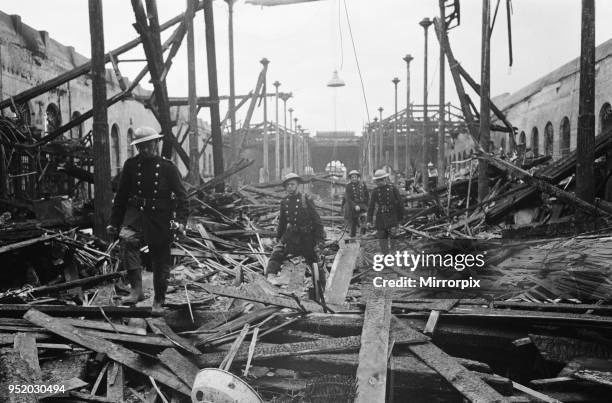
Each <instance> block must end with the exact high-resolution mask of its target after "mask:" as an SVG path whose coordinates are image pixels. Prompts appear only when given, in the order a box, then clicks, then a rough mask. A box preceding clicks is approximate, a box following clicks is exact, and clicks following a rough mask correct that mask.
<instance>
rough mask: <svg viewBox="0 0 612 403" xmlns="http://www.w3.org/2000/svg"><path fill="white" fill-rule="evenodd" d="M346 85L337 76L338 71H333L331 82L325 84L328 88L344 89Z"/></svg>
mask: <svg viewBox="0 0 612 403" xmlns="http://www.w3.org/2000/svg"><path fill="white" fill-rule="evenodd" d="M345 85H346V84H345V83H344V81H342V80H341V79H340V77H339V76H338V70H334V74H332V78H331V80H329V82H328V83H327V86H328V87H344V86H345Z"/></svg>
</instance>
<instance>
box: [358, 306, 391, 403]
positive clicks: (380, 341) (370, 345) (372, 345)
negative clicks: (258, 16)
mask: <svg viewBox="0 0 612 403" xmlns="http://www.w3.org/2000/svg"><path fill="white" fill-rule="evenodd" d="M390 326H391V300H390V299H387V298H385V297H384V296H381V297H375V298H372V299H370V300H368V303H367V305H366V310H365V316H364V319H363V331H362V333H361V348H360V349H359V366H358V367H357V375H356V377H357V397H356V398H355V402H356V403H371V402H384V401H386V399H385V393H386V390H387V362H388V360H389V328H390Z"/></svg>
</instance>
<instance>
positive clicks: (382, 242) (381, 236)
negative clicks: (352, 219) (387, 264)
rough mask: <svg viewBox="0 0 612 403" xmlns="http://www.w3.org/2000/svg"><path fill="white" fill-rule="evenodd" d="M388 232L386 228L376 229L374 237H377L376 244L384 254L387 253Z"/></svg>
mask: <svg viewBox="0 0 612 403" xmlns="http://www.w3.org/2000/svg"><path fill="white" fill-rule="evenodd" d="M388 237H389V232H388V231H387V230H378V231H376V238H378V245H379V247H380V251H381V252H382V253H384V254H385V255H386V254H388V253H389V238H388Z"/></svg>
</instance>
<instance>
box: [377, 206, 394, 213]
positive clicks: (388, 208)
mask: <svg viewBox="0 0 612 403" xmlns="http://www.w3.org/2000/svg"><path fill="white" fill-rule="evenodd" d="M391 210H392V207H391V206H380V210H379V211H380V212H381V213H389V212H391Z"/></svg>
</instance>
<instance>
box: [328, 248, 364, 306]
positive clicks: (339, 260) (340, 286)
mask: <svg viewBox="0 0 612 403" xmlns="http://www.w3.org/2000/svg"><path fill="white" fill-rule="evenodd" d="M359 252H360V248H359V242H353V243H345V242H342V243H341V244H340V250H339V251H338V253H336V257H335V258H334V263H333V264H332V268H331V271H330V273H329V278H328V279H327V285H326V287H325V302H326V303H328V304H338V305H340V304H343V303H344V302H345V299H346V294H347V293H348V289H349V286H350V283H351V278H352V277H353V271H354V270H355V267H356V264H357V258H358V257H359Z"/></svg>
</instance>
